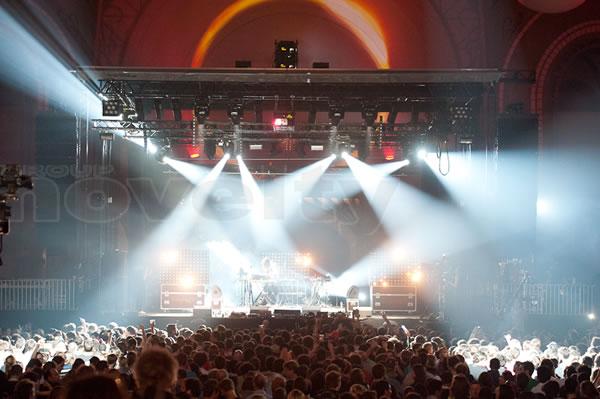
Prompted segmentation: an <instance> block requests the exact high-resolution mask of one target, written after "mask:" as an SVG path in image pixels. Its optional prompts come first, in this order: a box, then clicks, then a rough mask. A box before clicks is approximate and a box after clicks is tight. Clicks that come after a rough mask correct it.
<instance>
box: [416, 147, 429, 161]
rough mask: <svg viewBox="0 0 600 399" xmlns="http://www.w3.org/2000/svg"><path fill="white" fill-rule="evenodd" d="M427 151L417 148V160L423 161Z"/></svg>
mask: <svg viewBox="0 0 600 399" xmlns="http://www.w3.org/2000/svg"><path fill="white" fill-rule="evenodd" d="M427 154H428V153H427V150H426V149H425V148H419V149H418V150H417V158H419V159H420V160H425V159H426V158H427Z"/></svg>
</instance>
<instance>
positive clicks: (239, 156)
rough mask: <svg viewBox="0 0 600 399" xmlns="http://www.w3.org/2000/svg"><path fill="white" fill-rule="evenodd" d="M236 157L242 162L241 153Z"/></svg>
mask: <svg viewBox="0 0 600 399" xmlns="http://www.w3.org/2000/svg"><path fill="white" fill-rule="evenodd" d="M235 159H237V161H238V162H242V156H241V155H240V154H238V155H236V156H235Z"/></svg>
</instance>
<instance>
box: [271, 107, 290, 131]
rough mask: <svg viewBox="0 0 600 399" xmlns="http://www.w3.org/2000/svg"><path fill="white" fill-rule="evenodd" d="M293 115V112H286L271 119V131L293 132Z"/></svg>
mask: <svg viewBox="0 0 600 399" xmlns="http://www.w3.org/2000/svg"><path fill="white" fill-rule="evenodd" d="M294 120H295V115H294V113H293V112H286V113H283V114H280V115H277V116H276V117H275V118H274V119H273V131H275V132H293V131H294Z"/></svg>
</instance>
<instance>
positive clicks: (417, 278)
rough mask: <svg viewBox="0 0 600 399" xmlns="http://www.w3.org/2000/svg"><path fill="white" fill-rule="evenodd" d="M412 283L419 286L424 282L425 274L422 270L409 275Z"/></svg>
mask: <svg viewBox="0 0 600 399" xmlns="http://www.w3.org/2000/svg"><path fill="white" fill-rule="evenodd" d="M408 277H409V278H410V281H411V282H412V283H414V284H418V283H420V282H421V281H422V280H423V272H422V271H420V270H414V271H412V272H410V273H409V274H408Z"/></svg>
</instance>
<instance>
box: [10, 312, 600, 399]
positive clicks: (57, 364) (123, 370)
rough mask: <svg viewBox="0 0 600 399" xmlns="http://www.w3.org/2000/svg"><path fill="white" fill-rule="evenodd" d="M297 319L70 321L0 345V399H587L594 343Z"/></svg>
mask: <svg viewBox="0 0 600 399" xmlns="http://www.w3.org/2000/svg"><path fill="white" fill-rule="evenodd" d="M384 321H385V322H384V323H383V324H382V325H381V326H380V327H373V326H372V325H369V324H367V323H363V322H361V321H360V320H354V319H351V318H348V317H346V316H345V315H344V314H341V313H340V314H337V315H331V316H329V317H320V316H318V315H307V316H302V317H299V318H298V319H297V320H296V323H295V328H293V329H292V330H276V329H272V328H271V327H270V325H269V321H268V320H265V321H264V322H263V323H262V324H261V325H260V327H259V328H258V329H256V330H254V329H240V330H232V329H228V328H226V327H225V326H223V325H218V326H216V327H214V328H210V327H208V326H205V325H202V326H199V327H198V328H197V329H196V330H195V331H193V330H191V329H188V328H181V329H178V328H177V326H175V325H169V326H167V328H166V329H165V330H161V329H158V328H156V326H154V325H153V324H151V325H150V326H149V328H144V327H143V326H139V327H134V326H128V327H123V326H119V325H117V324H115V323H111V324H109V325H107V326H99V325H96V324H94V323H87V322H85V320H83V319H82V320H81V322H80V323H79V325H76V324H74V323H71V324H67V325H65V326H64V327H63V328H61V329H53V330H50V331H47V332H44V331H41V330H36V331H26V330H25V329H15V330H9V331H2V333H3V337H2V338H1V339H0V359H3V360H4V361H3V365H2V371H1V372H0V398H2V397H4V398H15V399H21V398H23V399H29V398H51V399H54V398H64V399H76V398H99V399H100V398H139V399H142V398H148V399H159V398H206V399H220V398H223V399H235V398H241V399H306V398H315V399H381V398H383V399H516V398H518V399H554V398H565V399H579V398H581V399H595V398H599V393H598V387H599V386H600V372H599V371H598V370H600V339H599V338H594V339H592V340H591V342H590V343H589V346H588V347H587V348H585V351H582V350H581V348H578V347H576V346H571V347H567V346H559V345H558V344H557V343H555V342H550V343H548V344H547V345H546V347H545V349H542V344H541V342H540V340H538V339H532V340H528V341H523V342H520V341H518V340H516V339H513V338H511V337H510V336H506V337H504V341H505V342H503V343H502V345H499V344H498V343H496V344H494V343H491V342H486V341H485V340H484V339H483V338H482V337H471V338H470V339H468V340H459V341H456V342H454V341H451V340H449V339H448V337H443V336H441V335H440V334H438V333H436V332H435V331H427V330H426V329H425V328H424V327H420V328H419V329H417V330H409V329H407V328H405V327H404V326H397V325H394V323H392V322H390V321H389V320H387V318H384Z"/></svg>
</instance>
